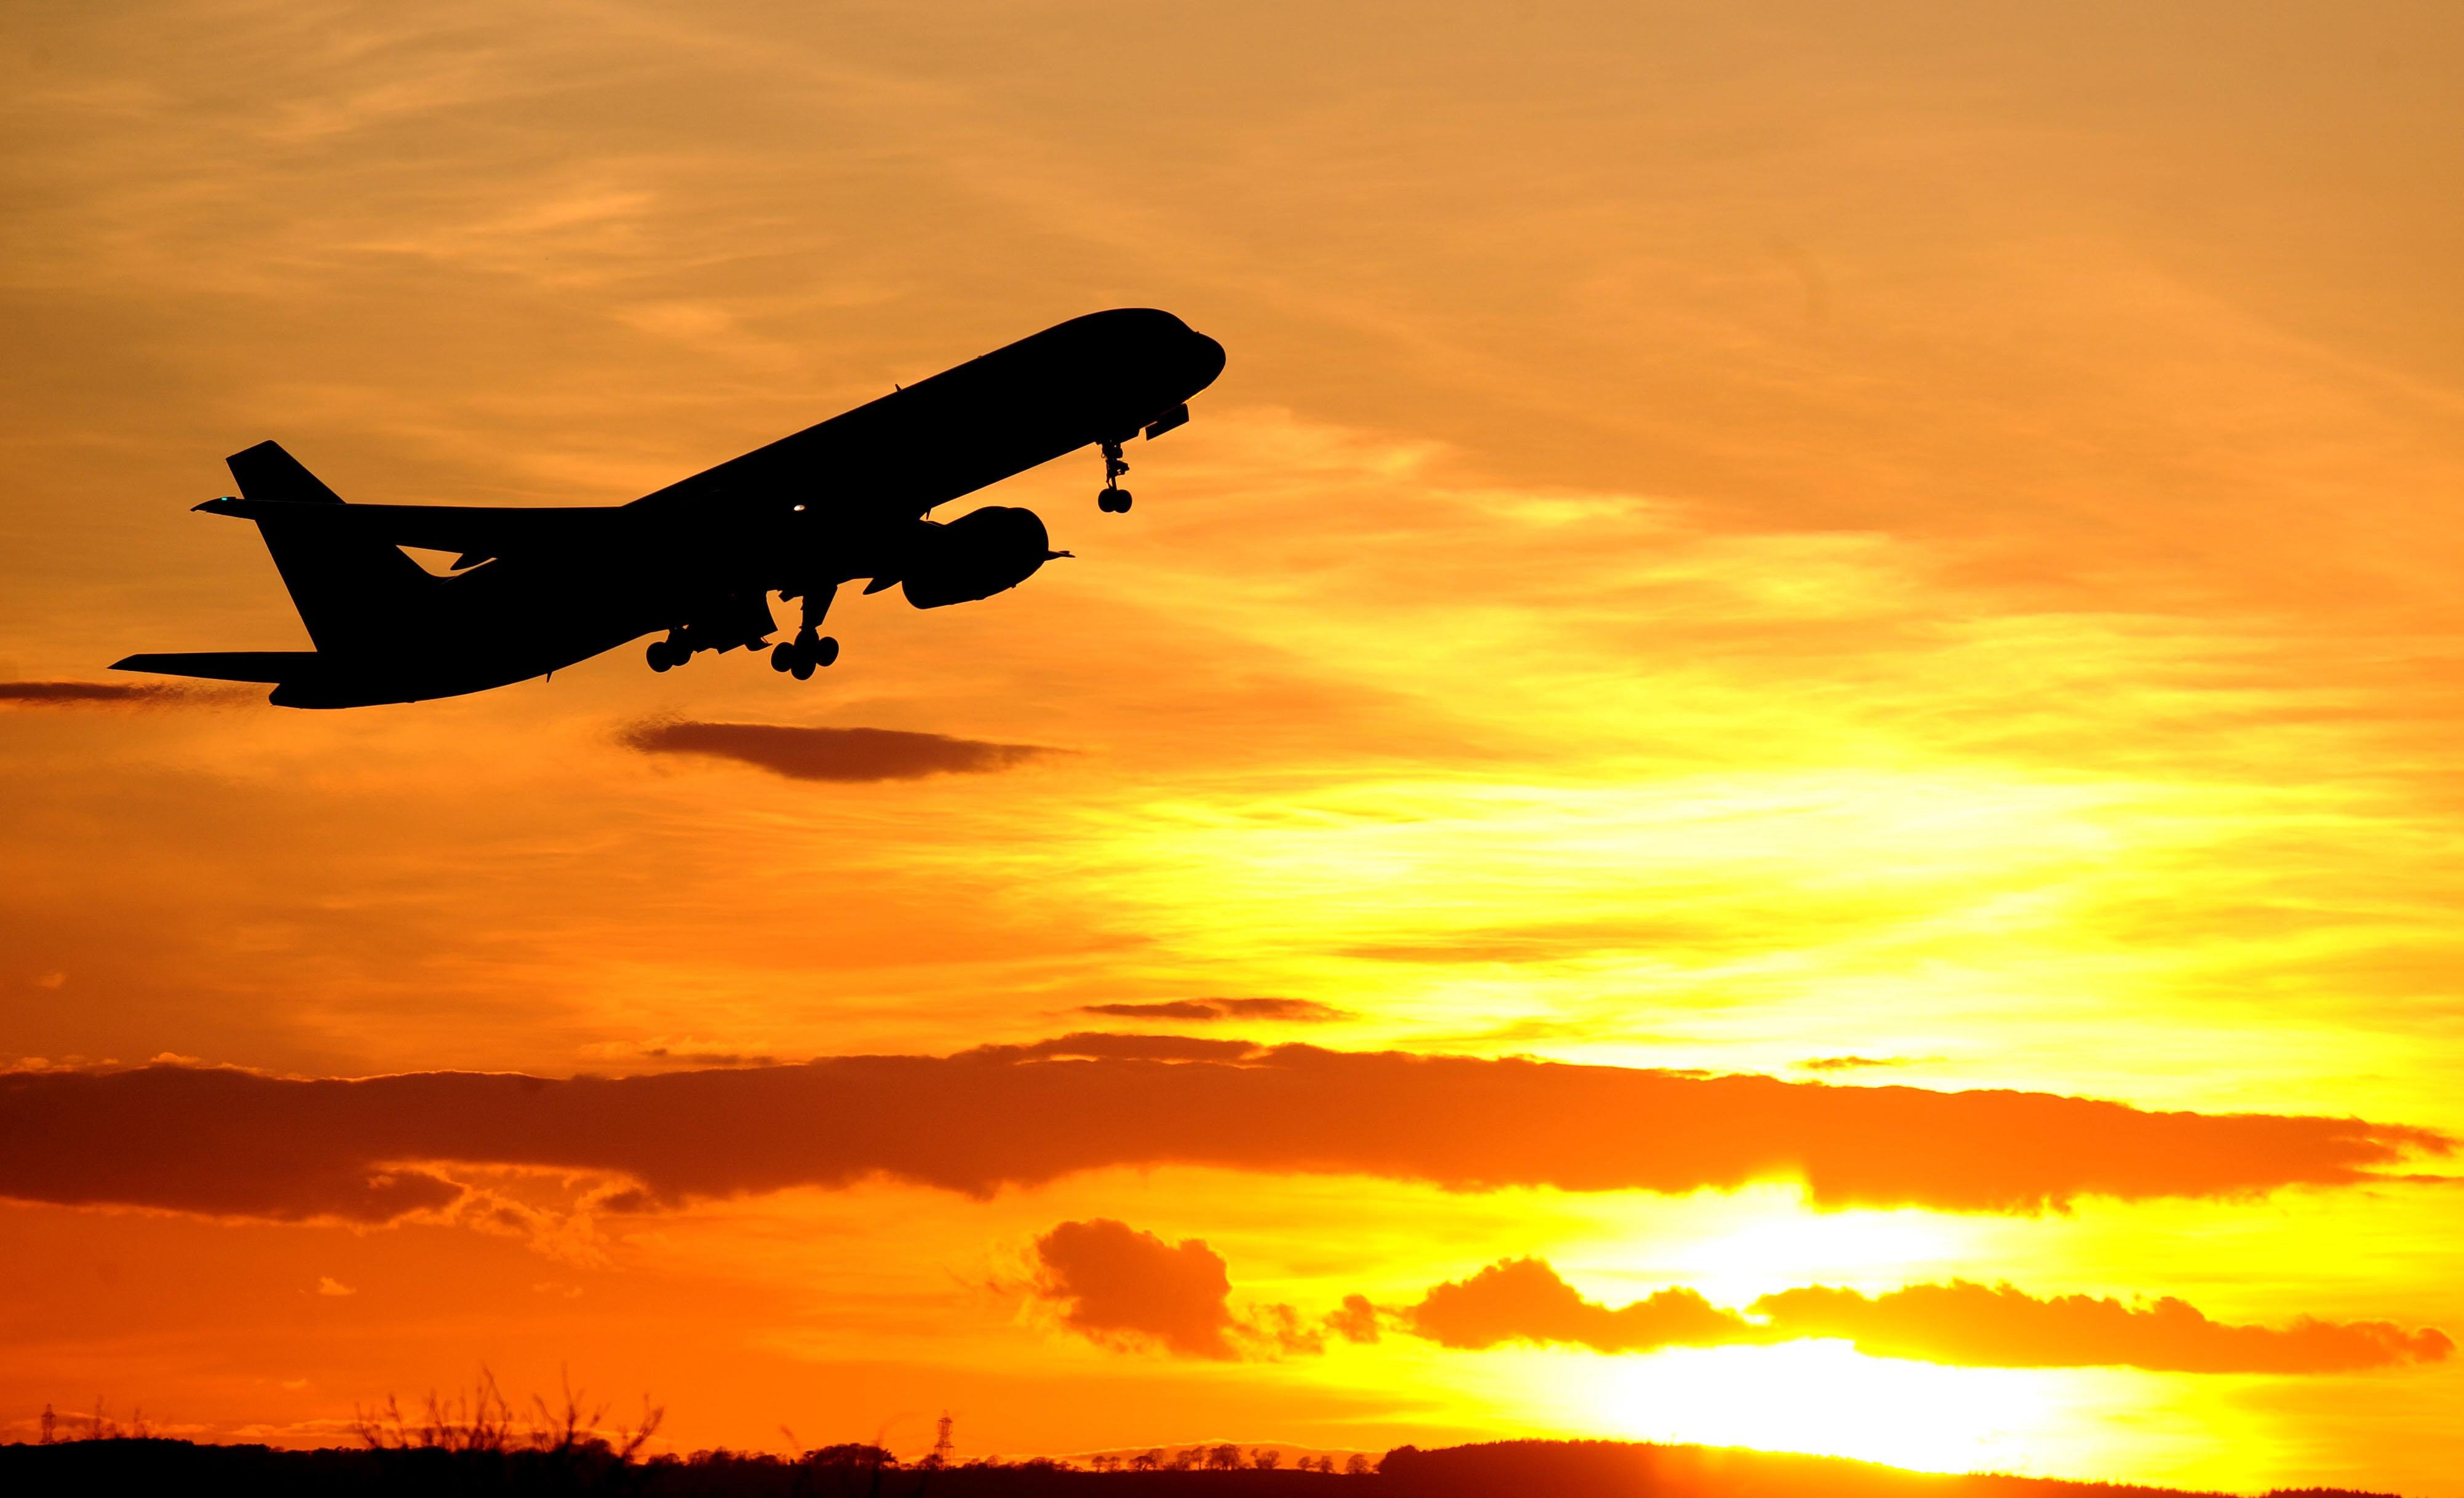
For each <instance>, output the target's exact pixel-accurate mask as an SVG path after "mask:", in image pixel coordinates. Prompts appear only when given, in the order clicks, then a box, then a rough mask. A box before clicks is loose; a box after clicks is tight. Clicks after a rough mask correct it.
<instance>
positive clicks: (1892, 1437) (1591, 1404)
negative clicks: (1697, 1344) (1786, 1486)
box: [1530, 1342, 2153, 1476]
mask: <svg viewBox="0 0 2464 1498" xmlns="http://www.w3.org/2000/svg"><path fill="white" fill-rule="evenodd" d="M1530 1374H1531V1376H1532V1377H1535V1378H1537V1379H1540V1380H1542V1381H1543V1382H1544V1383H1545V1384H1546V1385H1547V1386H1548V1387H1549V1388H1550V1389H1551V1393H1552V1395H1553V1396H1554V1397H1555V1398H1556V1399H1561V1400H1562V1401H1563V1407H1565V1408H1567V1409H1569V1410H1579V1411H1580V1412H1581V1415H1580V1417H1579V1418H1578V1419H1576V1420H1574V1421H1570V1423H1575V1424H1578V1425H1580V1426H1581V1427H1582V1428H1586V1429H1593V1430H1597V1431H1600V1432H1602V1433H1604V1434H1606V1433H1615V1434H1617V1435H1619V1436H1622V1437H1625V1438H1627V1439H1631V1440H1641V1441H1682V1442H1700V1443H1705V1444H1708V1445H1732V1446H1757V1447H1761V1448H1764V1449H1768V1450H1787V1451H1816V1452H1824V1453H1828V1454H1831V1455H1836V1456H1848V1457H1857V1458H1860V1459H1862V1460H1866V1461H1873V1462H1887V1463H1891V1464H1893V1465H1899V1466H1910V1467H1921V1468H1925V1469H1928V1470H1933V1471H1946V1472H1950V1471H1975V1470H1992V1471H2005V1472H2021V1473H2028V1474H2032V1475H2037V1476H2057V1475H2074V1474H2078V1473H2082V1472H2096V1471H2104V1470H2113V1469H2115V1468H2114V1464H2115V1462H2116V1461H2118V1460H2120V1459H2121V1457H2122V1455H2123V1453H2122V1452H2121V1451H2120V1450H2119V1449H2114V1450H2108V1449H2103V1448H2102V1447H2101V1445H2096V1444H2086V1445H2083V1444H2082V1443H2083V1441H2084V1442H2087V1443H2101V1442H2105V1441H2108V1440H2112V1439H2113V1438H2112V1437H2111V1436H2110V1435H2108V1434H2101V1433H2109V1432H2113V1431H2114V1430H2115V1429H2116V1428H2117V1425H2116V1421H2115V1420H2114V1419H2113V1417H2115V1416H2116V1415H2118V1414H2120V1413H2121V1412H2123V1411H2126V1410H2129V1409H2133V1408H2137V1407H2140V1405H2141V1401H2144V1400H2145V1399H2146V1398H2147V1397H2148V1396H2149V1395H2150V1394H2151V1392H2152V1390H2151V1388H2150V1387H2149V1386H2150V1385H2152V1383H2153V1380H2151V1379H2148V1378H2146V1377H2143V1376H2132V1375H2126V1374H2119V1373H2114V1372H2111V1371H2108V1370H2095V1369H2091V1370H2068V1369H2065V1370H2053V1369H1980V1368H1947V1367H1939V1366H1936V1365H1933V1364H1928V1363H1914V1362H1901V1361H1897V1360H1894V1359H1890V1358H1880V1357H1866V1356H1863V1355H1860V1354H1859V1353H1857V1352H1856V1351H1854V1350H1853V1349H1851V1348H1850V1347H1848V1346H1847V1345H1846V1344H1845V1343H1840V1342H1796V1343H1789V1344H1784V1345H1782V1346H1778V1347H1730V1348H1711V1349H1671V1350H1668V1351H1665V1352H1661V1353H1659V1354H1656V1355H1651V1356H1647V1357H1622V1358H1578V1357H1573V1356H1566V1355H1560V1356H1557V1357H1554V1358H1550V1359H1547V1360H1546V1363H1545V1365H1544V1366H1539V1367H1534V1368H1532V1369H1531V1370H1530ZM2117 1444H2118V1443H2117Z"/></svg>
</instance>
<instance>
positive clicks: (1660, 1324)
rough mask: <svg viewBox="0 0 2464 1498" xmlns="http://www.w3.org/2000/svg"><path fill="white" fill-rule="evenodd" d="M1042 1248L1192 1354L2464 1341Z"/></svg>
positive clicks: (1162, 1249)
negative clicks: (1387, 1284) (1265, 1266)
mask: <svg viewBox="0 0 2464 1498" xmlns="http://www.w3.org/2000/svg"><path fill="white" fill-rule="evenodd" d="M1036 1254H1037V1259H1038V1263H1039V1274H1038V1278H1037V1280H1036V1282H1035V1284H1034V1286H1033V1287H1032V1289H1034V1291H1035V1293H1036V1294H1038V1295H1040V1296H1042V1297H1043V1298H1044V1299H1045V1300H1047V1301H1049V1302H1050V1303H1052V1304H1053V1305H1054V1306H1056V1307H1058V1308H1059V1310H1060V1311H1061V1319H1062V1324H1063V1325H1065V1326H1067V1327H1068V1328H1069V1329H1071V1330H1072V1331H1075V1332H1078V1333H1082V1334H1083V1335H1085V1336H1087V1337H1089V1339H1091V1340H1093V1341H1096V1342H1099V1343H1102V1344H1104V1345H1106V1346H1110V1347H1115V1348H1130V1347H1154V1348H1155V1349H1158V1350H1160V1351H1163V1352H1167V1353H1172V1354H1175V1355H1180V1356H1184V1357H1207V1358H1216V1359H1229V1358H1235V1357H1240V1356H1243V1355H1269V1356H1272V1355H1283V1354H1287V1353H1314V1352H1322V1351H1324V1350H1325V1346H1326V1340H1327V1337H1328V1336H1330V1335H1332V1336H1340V1337H1342V1338H1344V1339H1345V1340H1347V1341H1353V1342H1374V1341H1376V1340H1377V1339H1378V1334H1379V1328H1380V1326H1381V1324H1391V1325H1393V1326H1395V1327H1396V1328H1397V1329H1398V1330H1401V1331H1403V1332H1407V1333H1411V1334H1413V1335H1415V1336H1420V1337H1426V1338H1428V1339H1429V1340H1430V1341H1433V1342H1436V1343H1438V1344H1439V1345H1440V1346H1441V1347H1451V1348H1466V1349H1482V1348H1490V1347H1496V1346H1498V1345H1500V1344H1502V1343H1508V1342H1522V1343H1536V1344H1558V1345H1564V1346H1573V1347H1585V1348H1589V1349H1591V1350H1592V1351H1594V1352H1596V1353H1645V1352H1652V1351H1656V1350H1658V1349H1660V1348H1663V1347H1735V1346H1757V1345H1764V1344H1770V1343H1775V1342H1794V1341H1801V1340H1805V1339H1808V1338H1816V1337H1820V1338H1837V1339H1841V1340H1845V1341H1848V1342H1852V1343H1854V1344H1855V1345H1856V1348H1857V1350H1858V1351H1859V1352H1860V1353H1866V1354H1869V1355H1874V1356H1878V1357H1901V1358H1910V1359H1914V1360H1916V1361H1920V1362H1931V1363H1949V1364H1956V1365H1959V1366H1962V1367H1969V1368H2088V1367H2131V1368H2145V1369H2150V1370H2155V1371H2159V1372H2167V1373H2276V1374H2297V1373H2343V1372H2349V1371H2352V1370H2355V1369H2363V1368H2383V1367H2388V1366H2392V1365H2396V1364H2403V1363H2435V1362H2442V1361H2444V1360H2445V1359H2446V1358H2447V1356H2448V1355H2449V1354H2451V1353H2452V1352H2453V1351H2454V1343H2453V1341H2451V1340H2450V1339H2449V1338H2448V1336H2447V1334H2446V1333H2442V1332H2440V1331H2438V1330H2437V1329H2435V1328H2431V1327H2425V1328H2422V1329H2420V1330H2419V1331H2414V1332H2408V1331H2406V1330H2405V1329H2403V1328H2402V1327H2399V1326H2396V1325H2395V1324H2394V1323H2392V1322H2387V1321H2350V1322H2332V1321H2318V1320H2314V1319H2312V1318H2310V1317H2308V1316H2302V1317H2298V1318H2296V1319H2295V1320H2294V1321H2293V1322H2292V1323H2291V1324H2290V1325H2288V1326H2284V1327H2266V1326H2233V1325H2229V1324H2227V1323H2224V1322H2219V1321H2211V1320H2209V1319H2208V1318H2207V1316H2205V1315H2204V1314H2202V1313H2201V1312H2200V1311H2199V1310H2198V1309H2197V1308H2196V1307H2193V1306H2191V1305H2189V1304H2188V1303H2187V1302H2185V1301H2181V1300H2177V1299H2174V1298H2172V1297H2170V1296H2167V1297H2166V1298H2164V1299H2161V1300H2158V1301H2155V1302H2152V1303H2150V1304H2145V1305H2140V1306H2130V1305H2125V1304H2123V1302H2122V1301H2119V1300H2113V1299H2102V1298H2098V1297H2095V1296H2089V1295H2057V1296H2048V1297H2038V1296H2034V1295H2030V1294H2028V1293H2027V1292H2025V1291H2024V1290H2019V1289H2013V1287H2011V1286H2009V1285H1997V1286H1987V1285H1978V1284H1975V1283H1973V1282H1971V1281H1968V1280H1952V1281H1951V1282H1949V1283H1948V1284H1947V1285H1909V1286H1904V1287H1903V1288H1901V1289H1895V1290H1890V1291H1887V1292H1885V1293H1883V1294H1881V1295H1874V1296H1867V1295H1864V1294H1861V1293H1859V1292H1858V1291H1856V1290H1853V1289H1835V1288H1832V1287H1829V1286H1821V1285H1810V1286H1806V1287H1803V1288H1801V1289H1789V1290H1781V1291H1779V1292H1778V1293H1776V1294H1771V1295H1765V1296H1764V1297H1762V1298H1761V1299H1760V1300H1757V1301H1755V1302H1754V1303H1753V1304H1752V1305H1751V1306H1750V1307H1748V1308H1747V1309H1746V1310H1745V1311H1730V1310H1727V1309H1726V1308H1724V1307H1720V1306H1715V1305H1713V1304H1711V1303H1710V1302H1709V1301H1708V1300H1705V1298H1704V1297H1703V1294H1702V1292H1701V1291H1699V1290H1695V1289H1688V1288H1686V1287H1684V1286H1672V1287H1670V1288H1669V1289H1663V1290H1660V1291H1658V1292H1657V1293H1655V1294H1652V1295H1650V1296H1647V1297H1645V1298H1644V1299H1642V1300H1638V1301H1635V1302H1633V1303H1632V1304H1630V1305H1625V1306H1614V1307H1613V1306H1606V1305H1602V1304H1600V1303H1599V1302H1597V1301H1594V1300H1587V1299H1585V1298H1584V1297H1583V1295H1582V1294H1581V1292H1580V1291H1578V1290H1576V1289H1574V1288H1573V1286H1571V1285H1569V1284H1567V1283H1566V1282H1565V1281H1564V1280H1563V1279H1561V1278H1560V1277H1559V1276H1558V1274H1557V1271H1556V1270H1555V1269H1554V1268H1552V1267H1550V1265H1549V1264H1548V1262H1547V1261H1545V1260H1541V1259H1508V1260H1506V1261H1504V1262H1502V1263H1498V1264H1492V1265H1490V1266H1489V1267H1486V1268H1485V1269H1483V1270H1481V1271H1480V1272H1479V1273H1478V1274H1475V1275H1472V1276H1471V1277H1469V1278H1468V1279H1464V1280H1460V1281H1448V1282H1447V1283H1445V1284H1442V1285H1440V1286H1437V1287H1435V1288H1434V1289H1431V1290H1430V1291H1429V1292H1428V1293H1427V1294H1426V1295H1424V1296H1423V1297H1421V1299H1420V1301H1419V1304H1418V1305H1415V1306H1410V1307H1405V1308H1402V1309H1399V1310H1390V1311H1379V1310H1378V1309H1377V1308H1375V1307H1374V1306H1373V1305H1371V1303H1370V1302H1369V1300H1368V1299H1367V1298H1366V1297H1365V1296H1360V1295H1347V1296H1345V1297H1344V1300H1343V1304H1342V1306H1341V1307H1340V1308H1338V1309H1337V1310H1336V1311H1333V1312H1332V1313H1331V1314H1329V1315H1327V1316H1325V1317H1324V1318H1322V1319H1321V1321H1320V1322H1319V1323H1318V1324H1317V1325H1316V1326H1313V1327H1312V1326H1309V1325H1307V1324H1305V1323H1303V1322H1302V1320H1301V1319H1300V1318H1299V1317H1298V1316H1296V1315H1295V1314H1294V1313H1293V1311H1292V1310H1291V1308H1290V1307H1288V1306H1281V1305H1277V1306H1268V1307H1261V1308H1253V1309H1252V1310H1251V1311H1249V1312H1248V1313H1246V1314H1236V1313H1235V1312H1234V1311H1233V1310H1232V1306H1231V1290H1232V1278H1231V1271H1230V1267H1229V1266H1228V1265H1227V1264H1225V1262H1224V1260H1223V1257H1222V1256H1221V1254H1218V1253H1216V1252H1215V1251H1214V1250H1213V1249H1211V1248H1209V1247H1207V1245H1206V1244H1205V1242H1204V1241H1203V1240H1200V1239H1195V1238H1192V1239H1185V1240H1183V1241H1182V1242H1180V1243H1178V1244H1168V1243H1166V1242H1164V1241H1163V1240H1162V1239H1160V1238H1157V1237H1156V1236H1155V1235H1154V1234H1153V1233H1142V1232H1139V1231H1137V1230H1136V1229H1134V1228H1132V1227H1130V1226H1129V1225H1127V1224H1126V1223H1117V1222H1113V1221H1111V1220H1110V1219H1107V1218H1098V1219H1096V1220H1094V1221H1092V1222H1086V1223H1062V1224H1061V1225H1060V1226H1058V1227H1056V1228H1054V1229H1053V1230H1052V1231H1051V1232H1049V1233H1046V1234H1045V1235H1044V1237H1042V1238H1040V1239H1038V1240H1037V1241H1036Z"/></svg>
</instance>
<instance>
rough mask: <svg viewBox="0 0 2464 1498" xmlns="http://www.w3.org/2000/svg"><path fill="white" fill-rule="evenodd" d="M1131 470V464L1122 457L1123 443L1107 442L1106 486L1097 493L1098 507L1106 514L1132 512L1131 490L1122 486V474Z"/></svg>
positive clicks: (1096, 504) (1105, 462)
mask: <svg viewBox="0 0 2464 1498" xmlns="http://www.w3.org/2000/svg"><path fill="white" fill-rule="evenodd" d="M1129 471H1130V465H1129V464H1128V463H1126V462H1124V461H1123V460H1122V458H1121V445H1120V444H1119V443H1117V442H1107V443H1105V444H1104V487H1103V488H1102V489H1101V490H1099V491H1097V493H1096V495H1095V508H1096V509H1098V510H1101V511H1103V512H1104V513H1105V514H1106V515H1127V514H1129V513H1130V492H1129V491H1128V490H1126V489H1124V488H1122V487H1121V475H1122V474H1126V473H1128V472H1129Z"/></svg>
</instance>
